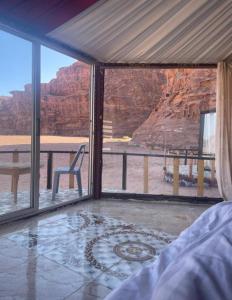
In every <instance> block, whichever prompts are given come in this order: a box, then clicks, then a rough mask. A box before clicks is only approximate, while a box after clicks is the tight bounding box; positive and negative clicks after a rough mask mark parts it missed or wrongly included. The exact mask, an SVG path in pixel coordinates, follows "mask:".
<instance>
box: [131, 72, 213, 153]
mask: <svg viewBox="0 0 232 300" xmlns="http://www.w3.org/2000/svg"><path fill="white" fill-rule="evenodd" d="M165 77H166V83H165V84H164V85H163V87H162V90H163V93H162V96H161V97H160V100H159V101H158V102H157V103H156V105H155V107H154V109H153V110H152V112H151V114H150V115H149V117H148V118H147V119H146V120H145V121H144V123H143V124H142V125H141V126H140V127H139V128H138V129H137V130H135V132H134V133H133V140H132V141H133V142H134V143H139V144H141V143H142V144H145V145H147V146H152V147H153V146H161V147H163V146H165V145H166V146H167V147H168V148H180V149H185V148H189V149H190V148H196V147H197V146H198V139H199V129H200V128H199V126H200V113H201V112H203V111H207V110H210V109H213V108H215V105H216V95H215V87H216V71H215V70H212V69H207V70H205V69H204V70H200V69H174V70H165Z"/></svg>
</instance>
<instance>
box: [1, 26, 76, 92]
mask: <svg viewBox="0 0 232 300" xmlns="http://www.w3.org/2000/svg"><path fill="white" fill-rule="evenodd" d="M75 61H76V60H75V59H73V58H72V57H69V56H67V55H64V54H61V53H59V52H57V51H54V50H51V49H49V48H46V47H41V82H49V81H50V80H51V79H53V78H55V76H56V72H57V71H58V69H59V68H61V67H65V66H69V65H71V64H72V63H74V62H75ZM31 77H32V44H31V43H30V42H28V41H27V40H24V39H21V38H18V37H16V36H14V35H12V34H9V33H6V32H4V31H2V30H0V96H9V95H10V91H13V90H24V85H25V84H26V83H31Z"/></svg>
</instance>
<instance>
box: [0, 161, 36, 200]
mask: <svg viewBox="0 0 232 300" xmlns="http://www.w3.org/2000/svg"><path fill="white" fill-rule="evenodd" d="M30 172H31V163H23V162H9V163H2V162H1V163H0V174H2V175H11V176H12V179H11V192H13V193H14V201H15V203H17V190H18V182H19V175H22V174H28V173H30Z"/></svg>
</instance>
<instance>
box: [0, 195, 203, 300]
mask: <svg viewBox="0 0 232 300" xmlns="http://www.w3.org/2000/svg"><path fill="white" fill-rule="evenodd" d="M207 208H208V206H207V205H189V204H176V203H170V202H169V203H160V202H152V201H125V200H112V199H102V200H98V201H96V200H88V201H82V202H79V203H78V204H76V205H72V206H68V207H66V208H62V209H59V210H57V211H55V212H52V213H46V214H42V215H40V216H37V217H33V218H29V219H25V220H22V221H18V222H14V223H12V224H9V225H2V226H1V228H0V244H1V247H0V265H1V268H0V296H1V297H3V299H30V300H33V299H50V300H52V299H69V300H70V299H79V300H81V299H82V300H84V299H85V300H93V299H103V298H104V297H105V296H106V295H107V294H108V293H110V291H111V290H112V289H114V288H116V287H118V286H119V285H120V283H121V282H122V281H123V280H124V279H126V278H127V277H128V276H130V274H132V273H133V272H136V271H137V270H139V269H140V268H142V267H143V266H145V265H147V264H150V263H152V262H154V261H155V260H156V258H157V257H158V255H159V253H160V251H162V249H163V248H164V247H166V246H167V245H168V244H169V243H170V242H171V241H172V240H173V239H175V237H176V236H177V235H178V234H179V233H180V232H181V231H182V230H183V229H185V228H186V227H188V226H189V225H190V224H191V223H192V222H193V221H194V220H195V219H196V218H197V217H198V216H199V215H200V214H201V213H202V212H203V211H204V210H206V209H207ZM1 297H0V298H1Z"/></svg>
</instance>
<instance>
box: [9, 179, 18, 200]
mask: <svg viewBox="0 0 232 300" xmlns="http://www.w3.org/2000/svg"><path fill="white" fill-rule="evenodd" d="M18 182H19V175H18V174H14V175H12V182H11V191H12V192H13V193H14V202H15V203H17V191H18Z"/></svg>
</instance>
